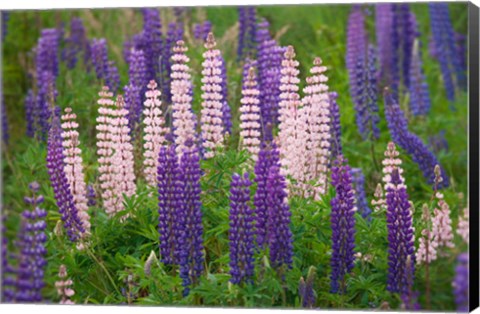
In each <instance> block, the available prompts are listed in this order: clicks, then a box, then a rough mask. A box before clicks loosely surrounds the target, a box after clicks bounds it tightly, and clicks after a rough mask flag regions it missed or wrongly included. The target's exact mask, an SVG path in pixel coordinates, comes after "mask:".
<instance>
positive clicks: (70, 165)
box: [61, 107, 90, 237]
mask: <svg viewBox="0 0 480 314" xmlns="http://www.w3.org/2000/svg"><path fill="white" fill-rule="evenodd" d="M61 118H62V129H63V133H62V139H63V142H62V145H63V152H64V155H65V158H64V162H65V174H66V176H67V180H68V183H69V184H70V190H71V192H72V195H73V200H74V202H75V207H76V208H77V210H78V217H79V218H80V219H81V220H82V226H83V228H84V229H85V232H84V234H83V235H82V236H83V237H85V236H87V235H88V234H90V216H89V214H88V205H87V203H88V199H87V185H86V183H85V175H84V173H83V165H82V162H83V160H82V150H81V149H80V147H79V146H80V141H79V139H78V137H79V134H78V131H77V128H78V123H77V122H76V119H77V115H76V114H75V113H73V112H72V108H70V107H68V108H65V114H64V115H62V117H61Z"/></svg>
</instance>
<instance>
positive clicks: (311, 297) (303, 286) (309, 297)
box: [298, 266, 317, 309]
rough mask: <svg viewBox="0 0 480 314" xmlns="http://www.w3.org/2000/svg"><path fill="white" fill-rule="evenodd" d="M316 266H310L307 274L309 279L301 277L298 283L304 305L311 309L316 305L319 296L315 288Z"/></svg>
mask: <svg viewBox="0 0 480 314" xmlns="http://www.w3.org/2000/svg"><path fill="white" fill-rule="evenodd" d="M315 271H316V270H315V267H313V266H312V267H310V269H309V270H308V274H307V280H306V281H305V279H303V277H301V278H300V282H299V284H298V294H299V296H300V297H301V299H302V307H304V308H307V309H311V308H313V307H314V306H315V302H316V301H317V296H316V294H315V290H314V289H313V281H314V280H315Z"/></svg>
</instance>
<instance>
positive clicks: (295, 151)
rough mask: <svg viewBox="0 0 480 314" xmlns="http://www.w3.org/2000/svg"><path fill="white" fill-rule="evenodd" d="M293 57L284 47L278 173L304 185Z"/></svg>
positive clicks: (302, 131) (301, 116)
mask: <svg viewBox="0 0 480 314" xmlns="http://www.w3.org/2000/svg"><path fill="white" fill-rule="evenodd" d="M294 58H295V51H294V50H293V47H292V46H288V48H287V52H285V58H284V60H283V61H282V71H281V73H282V79H281V82H282V85H280V91H281V92H282V93H281V94H280V99H281V101H280V104H279V107H280V110H279V113H280V116H279V121H280V124H279V126H278V128H279V132H278V138H279V143H280V147H279V148H280V156H281V163H282V174H284V175H289V176H291V177H292V178H293V179H295V180H297V182H298V183H303V182H304V180H303V179H304V178H303V176H304V174H305V172H306V171H305V162H304V161H305V160H304V159H305V154H306V151H305V148H306V146H305V141H306V125H305V124H306V123H305V122H306V121H304V120H303V121H302V120H301V119H304V118H305V115H304V114H302V112H303V111H300V106H301V100H300V95H299V94H298V89H299V87H298V83H299V82H300V80H299V79H298V74H299V70H298V69H297V67H298V65H299V63H298V61H297V60H295V59H294Z"/></svg>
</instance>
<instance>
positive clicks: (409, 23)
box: [393, 3, 418, 88]
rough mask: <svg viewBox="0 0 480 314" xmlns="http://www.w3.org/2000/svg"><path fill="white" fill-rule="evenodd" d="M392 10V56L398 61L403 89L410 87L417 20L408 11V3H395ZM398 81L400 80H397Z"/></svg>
mask: <svg viewBox="0 0 480 314" xmlns="http://www.w3.org/2000/svg"><path fill="white" fill-rule="evenodd" d="M393 8H394V22H393V25H394V31H395V33H394V36H393V38H394V49H396V50H397V52H396V53H395V52H394V56H395V57H397V59H398V62H399V64H398V67H399V69H400V71H399V73H398V74H399V75H400V72H401V79H402V82H403V85H404V86H405V88H408V87H409V86H410V74H409V72H410V59H411V56H412V48H413V42H414V40H415V37H417V36H418V31H417V20H416V17H415V14H413V13H412V12H411V11H410V5H409V4H408V3H396V4H394V6H393ZM398 81H400V79H399V80H398Z"/></svg>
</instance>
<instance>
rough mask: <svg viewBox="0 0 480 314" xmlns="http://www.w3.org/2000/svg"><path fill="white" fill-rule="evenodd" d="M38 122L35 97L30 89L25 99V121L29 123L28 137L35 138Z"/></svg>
mask: <svg viewBox="0 0 480 314" xmlns="http://www.w3.org/2000/svg"><path fill="white" fill-rule="evenodd" d="M37 120H38V117H37V114H36V108H35V95H34V94H33V90H32V89H31V88H30V89H29V90H28V92H27V96H26V97H25V121H26V123H27V136H28V137H34V136H35V131H36V121H37Z"/></svg>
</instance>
